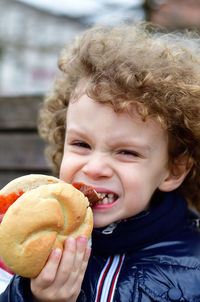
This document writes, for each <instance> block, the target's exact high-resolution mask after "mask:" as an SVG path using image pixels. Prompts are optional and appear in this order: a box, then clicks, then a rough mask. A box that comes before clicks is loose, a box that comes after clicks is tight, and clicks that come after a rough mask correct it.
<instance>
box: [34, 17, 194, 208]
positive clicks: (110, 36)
mask: <svg viewBox="0 0 200 302" xmlns="http://www.w3.org/2000/svg"><path fill="white" fill-rule="evenodd" d="M199 43H200V41H199V36H198V35H197V34H195V33H191V32H187V33H184V35H183V34H178V33H171V34H169V33H165V34H163V33H162V34H161V33H159V31H156V30H155V29H154V28H152V27H151V26H150V25H149V24H145V23H144V24H138V25H130V26H126V25H124V26H121V27H118V28H110V27H103V26H101V27H94V28H92V29H89V30H87V31H86V32H85V33H84V34H83V35H82V36H81V37H80V38H77V39H76V40H75V41H74V42H73V43H71V44H70V45H67V46H66V47H65V48H64V49H63V51H62V53H61V56H60V60H59V68H60V74H58V76H57V78H56V80H55V85H54V90H53V91H52V92H51V93H49V94H48V95H47V96H46V98H45V100H44V105H43V108H42V110H41V112H40V117H39V133H40V135H41V137H43V139H44V140H45V141H46V142H47V144H48V146H47V153H48V156H49V158H50V159H51V162H52V164H53V170H54V173H55V174H58V171H59V167H60V164H61V160H62V155H63V147H64V135H65V128H66V124H65V123H66V122H65V118H66V111H67V107H68V104H69V101H70V99H71V98H76V97H78V90H77V87H79V85H78V84H79V83H80V81H82V79H85V80H86V83H87V85H86V86H85V93H87V94H88V96H90V97H91V98H93V99H94V100H96V101H97V102H103V103H108V104H110V105H111V106H113V109H114V110H115V111H116V112H121V111H123V110H131V108H132V107H133V106H136V107H135V108H137V110H138V112H139V113H140V114H141V116H142V118H143V119H144V120H145V119H147V118H150V117H154V118H157V119H158V120H159V121H160V123H161V125H162V127H163V128H164V129H165V130H166V131H167V132H168V137H169V164H170V165H171V166H173V163H174V161H175V159H176V158H177V157H180V156H182V155H183V154H184V155H186V156H188V157H192V158H193V159H194V165H193V167H192V169H191V172H190V173H189V175H188V176H187V177H186V179H185V181H184V182H183V184H182V185H181V187H180V190H181V192H182V194H183V195H184V196H185V198H186V200H188V202H190V203H191V204H192V206H193V207H195V208H196V209H197V210H199V211H200V190H199V189H200V60H199V45H200V44H199Z"/></svg>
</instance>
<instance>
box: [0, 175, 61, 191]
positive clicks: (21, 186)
mask: <svg viewBox="0 0 200 302" xmlns="http://www.w3.org/2000/svg"><path fill="white" fill-rule="evenodd" d="M58 182H63V181H62V180H61V179H59V178H57V177H54V176H50V175H43V174H28V175H24V176H21V177H18V178H15V179H13V180H12V181H10V182H9V183H8V184H7V185H6V186H5V187H3V188H2V189H1V190H0V195H8V194H10V193H13V192H14V193H18V192H19V191H24V192H26V191H28V190H32V189H34V188H37V187H39V186H41V185H45V184H51V183H58Z"/></svg>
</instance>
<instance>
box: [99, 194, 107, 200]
mask: <svg viewBox="0 0 200 302" xmlns="http://www.w3.org/2000/svg"><path fill="white" fill-rule="evenodd" d="M98 195H99V197H100V198H102V199H103V198H104V197H106V193H98Z"/></svg>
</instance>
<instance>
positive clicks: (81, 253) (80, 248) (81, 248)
mask: <svg viewBox="0 0 200 302" xmlns="http://www.w3.org/2000/svg"><path fill="white" fill-rule="evenodd" d="M87 244H88V238H87V237H86V236H79V237H78V239H77V252H76V258H75V262H74V267H73V270H74V271H77V270H79V269H80V267H81V266H82V262H83V261H84V257H85V253H86V250H87Z"/></svg>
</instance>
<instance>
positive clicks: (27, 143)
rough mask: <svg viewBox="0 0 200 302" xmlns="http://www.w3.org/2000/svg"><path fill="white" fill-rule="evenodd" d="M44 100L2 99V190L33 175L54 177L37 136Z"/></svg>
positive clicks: (30, 97)
mask: <svg viewBox="0 0 200 302" xmlns="http://www.w3.org/2000/svg"><path fill="white" fill-rule="evenodd" d="M41 102H42V96H22V97H0V189H1V188H2V187H3V186H4V185H5V184H7V183H8V182H9V181H10V180H12V179H14V178H16V177H18V176H22V175H26V174H30V173H43V174H51V172H50V167H49V166H48V165H47V163H46V160H45V157H44V147H45V145H44V142H43V141H42V139H41V138H40V137H39V135H38V133H37V115H38V110H39V108H40V105H41Z"/></svg>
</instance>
